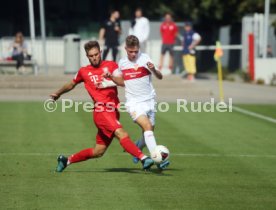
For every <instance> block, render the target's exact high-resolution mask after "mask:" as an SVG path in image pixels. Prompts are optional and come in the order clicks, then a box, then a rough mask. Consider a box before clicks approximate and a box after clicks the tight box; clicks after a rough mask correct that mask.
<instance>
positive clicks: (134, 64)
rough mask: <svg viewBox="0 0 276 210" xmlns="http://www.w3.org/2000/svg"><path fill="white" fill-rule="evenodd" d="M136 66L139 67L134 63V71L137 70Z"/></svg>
mask: <svg viewBox="0 0 276 210" xmlns="http://www.w3.org/2000/svg"><path fill="white" fill-rule="evenodd" d="M138 68H139V65H138V64H137V63H136V64H134V70H135V71H137V70H138Z"/></svg>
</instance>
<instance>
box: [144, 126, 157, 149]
mask: <svg viewBox="0 0 276 210" xmlns="http://www.w3.org/2000/svg"><path fill="white" fill-rule="evenodd" d="M144 137H145V142H146V145H147V147H148V150H149V152H150V153H151V152H152V151H153V150H154V148H155V147H156V141H155V137H154V134H153V132H152V131H145V132H144Z"/></svg>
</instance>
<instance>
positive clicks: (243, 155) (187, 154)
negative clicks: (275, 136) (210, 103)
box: [0, 152, 276, 158]
mask: <svg viewBox="0 0 276 210" xmlns="http://www.w3.org/2000/svg"><path fill="white" fill-rule="evenodd" d="M63 154H64V155H68V153H63ZM13 155H14V156H58V155H59V154H58V153H8V152H7V153H6V152H2V153H0V156H13ZM108 155H123V156H127V155H129V154H128V153H124V152H122V153H108ZM170 155H171V156H179V157H181V156H182V157H245V158H276V154H275V155H249V154H208V153H207V154H199V153H172V154H170Z"/></svg>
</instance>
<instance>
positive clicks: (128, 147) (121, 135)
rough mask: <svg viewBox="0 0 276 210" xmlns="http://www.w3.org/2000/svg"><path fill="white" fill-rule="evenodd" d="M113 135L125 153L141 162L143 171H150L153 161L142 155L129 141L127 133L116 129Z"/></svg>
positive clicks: (121, 129)
mask: <svg viewBox="0 0 276 210" xmlns="http://www.w3.org/2000/svg"><path fill="white" fill-rule="evenodd" d="M114 135H115V136H116V137H117V139H118V140H119V142H120V144H121V146H122V147H123V148H124V150H125V151H126V152H128V153H129V154H131V155H132V156H134V157H136V158H138V159H139V160H140V161H141V163H142V165H143V169H150V167H151V166H152V165H153V164H154V162H153V160H152V159H151V158H149V157H147V156H146V155H144V154H143V153H142V151H141V150H140V149H139V148H138V147H137V146H136V145H135V144H134V143H133V142H132V141H131V139H130V138H129V136H128V133H127V132H126V131H125V130H124V129H123V128H118V129H116V131H115V132H114Z"/></svg>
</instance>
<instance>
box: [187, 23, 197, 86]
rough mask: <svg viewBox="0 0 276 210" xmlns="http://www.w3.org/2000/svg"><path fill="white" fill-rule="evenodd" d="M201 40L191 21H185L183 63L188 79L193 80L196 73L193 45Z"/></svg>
mask: <svg viewBox="0 0 276 210" xmlns="http://www.w3.org/2000/svg"><path fill="white" fill-rule="evenodd" d="M200 41H201V37H200V35H199V34H198V33H196V32H195V31H194V30H193V28H192V23H191V22H185V25H184V33H183V64H184V68H185V70H186V71H187V73H188V80H189V81H194V79H195V74H196V51H195V47H196V46H197V45H198V44H199V42H200Z"/></svg>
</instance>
